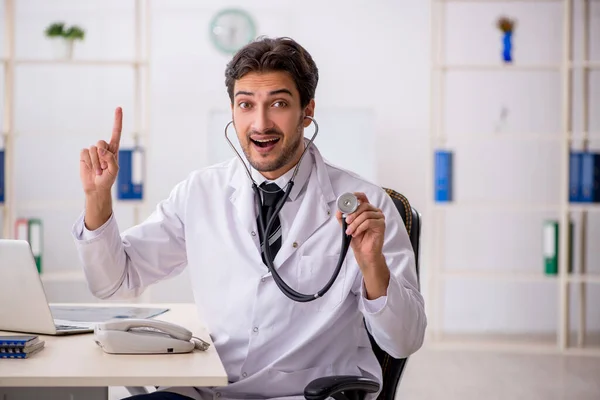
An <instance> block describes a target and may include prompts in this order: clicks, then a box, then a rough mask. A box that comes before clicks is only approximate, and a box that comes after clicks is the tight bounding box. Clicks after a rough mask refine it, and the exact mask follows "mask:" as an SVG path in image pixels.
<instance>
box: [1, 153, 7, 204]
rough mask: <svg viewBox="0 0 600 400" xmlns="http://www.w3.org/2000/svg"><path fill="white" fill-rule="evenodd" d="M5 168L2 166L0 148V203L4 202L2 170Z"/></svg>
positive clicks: (2, 158) (2, 154)
mask: <svg viewBox="0 0 600 400" xmlns="http://www.w3.org/2000/svg"><path fill="white" fill-rule="evenodd" d="M5 170H6V168H5V166H4V149H0V203H4V201H5V200H4V193H5V183H4V182H5V178H4V171H5Z"/></svg>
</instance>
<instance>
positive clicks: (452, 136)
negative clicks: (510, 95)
mask: <svg viewBox="0 0 600 400" xmlns="http://www.w3.org/2000/svg"><path fill="white" fill-rule="evenodd" d="M569 138H570V136H567V135H564V134H562V133H560V132H556V133H527V132H521V133H519V132H485V133H472V132H469V133H467V132H465V133H445V134H442V135H439V136H434V138H433V139H434V140H442V139H443V140H446V141H448V140H496V139H504V140H544V141H561V140H567V139H569Z"/></svg>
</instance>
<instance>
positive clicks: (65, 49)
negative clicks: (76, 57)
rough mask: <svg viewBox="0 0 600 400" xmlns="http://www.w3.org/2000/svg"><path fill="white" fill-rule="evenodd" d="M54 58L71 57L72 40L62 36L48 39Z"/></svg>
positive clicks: (69, 58)
mask: <svg viewBox="0 0 600 400" xmlns="http://www.w3.org/2000/svg"><path fill="white" fill-rule="evenodd" d="M50 40H51V42H52V50H53V53H54V58H56V59H59V60H71V59H72V58H73V46H74V44H75V43H74V41H73V40H69V39H64V38H53V39H50Z"/></svg>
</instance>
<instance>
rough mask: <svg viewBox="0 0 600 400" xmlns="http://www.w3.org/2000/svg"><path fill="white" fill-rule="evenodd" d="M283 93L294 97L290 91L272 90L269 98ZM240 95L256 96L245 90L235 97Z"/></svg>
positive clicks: (238, 92) (237, 93)
mask: <svg viewBox="0 0 600 400" xmlns="http://www.w3.org/2000/svg"><path fill="white" fill-rule="evenodd" d="M282 93H285V94H289V95H290V96H291V97H293V95H292V92H291V91H290V90H289V89H277V90H271V91H270V92H269V96H275V95H276V94H282ZM239 95H245V96H254V93H253V92H247V91H245V90H239V91H237V92H236V94H235V96H239ZM235 96H234V97H235Z"/></svg>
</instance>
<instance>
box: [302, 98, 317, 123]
mask: <svg viewBox="0 0 600 400" xmlns="http://www.w3.org/2000/svg"><path fill="white" fill-rule="evenodd" d="M304 115H305V116H309V117H314V116H315V99H312V100H311V101H310V102H309V103H308V105H307V106H306V108H305V109H304ZM311 123H312V121H311V120H310V119H308V118H304V127H305V128H308V126H309V125H310V124H311Z"/></svg>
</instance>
